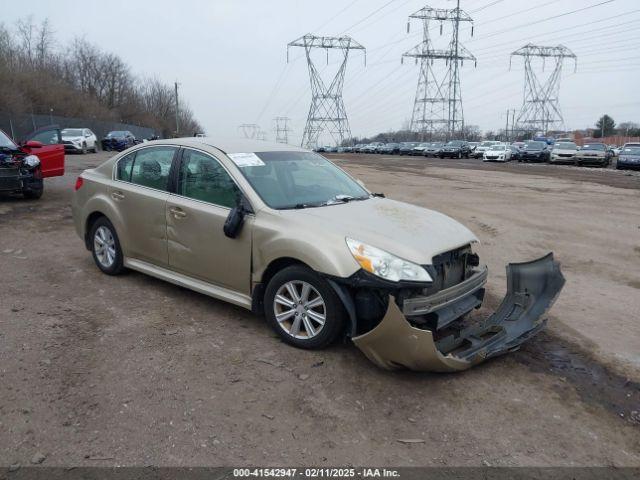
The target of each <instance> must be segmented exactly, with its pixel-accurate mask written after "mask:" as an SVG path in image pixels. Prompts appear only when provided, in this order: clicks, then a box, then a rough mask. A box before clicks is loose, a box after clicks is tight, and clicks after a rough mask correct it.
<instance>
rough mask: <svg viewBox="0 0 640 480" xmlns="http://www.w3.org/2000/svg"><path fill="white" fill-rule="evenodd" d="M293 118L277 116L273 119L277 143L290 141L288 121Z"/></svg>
mask: <svg viewBox="0 0 640 480" xmlns="http://www.w3.org/2000/svg"><path fill="white" fill-rule="evenodd" d="M289 120H291V119H290V118H289V117H276V118H274V119H273V121H274V122H275V128H274V130H275V132H276V143H289V133H290V132H291V129H290V128H289V125H288V122H289Z"/></svg>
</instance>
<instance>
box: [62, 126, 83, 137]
mask: <svg viewBox="0 0 640 480" xmlns="http://www.w3.org/2000/svg"><path fill="white" fill-rule="evenodd" d="M62 136H63V137H81V136H82V129H81V128H65V129H64V130H62Z"/></svg>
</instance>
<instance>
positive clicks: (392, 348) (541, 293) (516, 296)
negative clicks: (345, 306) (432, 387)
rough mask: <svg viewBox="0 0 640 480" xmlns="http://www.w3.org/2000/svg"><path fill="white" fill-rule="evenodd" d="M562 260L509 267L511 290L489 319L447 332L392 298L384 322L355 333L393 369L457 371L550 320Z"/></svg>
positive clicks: (376, 359)
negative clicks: (421, 321) (416, 319)
mask: <svg viewBox="0 0 640 480" xmlns="http://www.w3.org/2000/svg"><path fill="white" fill-rule="evenodd" d="M564 281H565V280H564V277H563V276H562V273H561V272H560V264H559V263H558V262H556V261H554V259H553V254H552V253H549V254H548V255H546V256H545V257H542V258H539V259H537V260H533V261H531V262H525V263H511V264H509V265H508V266H507V294H506V296H505V298H504V299H503V301H502V303H501V304H500V306H499V307H498V309H497V310H496V312H495V313H493V314H492V315H491V316H489V317H488V318H487V319H485V320H483V321H482V322H479V323H477V324H474V325H471V326H469V327H467V328H463V329H459V330H456V331H454V332H453V333H451V334H448V335H446V336H442V335H438V337H440V338H438V339H436V338H434V332H432V331H431V330H424V329H420V328H416V327H414V326H412V325H411V324H410V323H409V322H408V321H407V319H406V318H405V316H404V315H403V313H402V311H401V309H400V308H399V307H398V305H397V304H396V302H395V299H394V298H390V301H389V307H388V310H387V313H386V315H385V316H384V318H383V319H382V321H381V322H380V323H379V324H378V325H377V326H376V327H375V328H373V329H372V330H370V331H369V332H367V333H365V334H363V335H360V336H358V337H354V338H353V342H354V343H355V344H356V346H357V347H358V348H359V349H360V350H362V352H363V353H364V354H365V355H366V356H367V358H369V360H371V361H372V362H373V363H375V364H376V365H378V366H380V367H382V368H385V369H388V370H394V369H401V368H408V369H410V370H416V371H432V372H455V371H460V370H465V369H467V368H470V367H472V366H474V365H477V364H478V363H481V362H483V361H484V360H486V359H488V358H491V357H495V356H498V355H502V354H504V353H508V352H510V351H513V350H516V349H517V348H518V347H519V346H520V345H521V344H522V343H523V342H525V341H526V340H528V339H529V338H531V337H532V336H533V335H535V334H536V333H538V332H539V331H540V330H541V329H542V328H543V327H544V326H545V324H546V319H545V318H543V317H544V315H545V313H546V312H547V310H548V309H549V308H550V307H551V306H552V305H553V303H554V301H555V299H556V298H557V297H558V295H559V293H560V291H561V290H562V287H563V285H564Z"/></svg>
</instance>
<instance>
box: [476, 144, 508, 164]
mask: <svg viewBox="0 0 640 480" xmlns="http://www.w3.org/2000/svg"><path fill="white" fill-rule="evenodd" d="M482 160H483V161H484V162H508V161H509V160H511V147H509V145H505V144H504V143H499V144H496V145H492V146H491V147H489V149H488V150H485V152H484V154H483V157H482Z"/></svg>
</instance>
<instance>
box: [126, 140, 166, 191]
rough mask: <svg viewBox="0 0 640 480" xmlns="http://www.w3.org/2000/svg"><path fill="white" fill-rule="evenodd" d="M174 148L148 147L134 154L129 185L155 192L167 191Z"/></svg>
mask: <svg viewBox="0 0 640 480" xmlns="http://www.w3.org/2000/svg"><path fill="white" fill-rule="evenodd" d="M175 152H176V148H175V147H150V148H143V149H141V150H138V151H136V152H135V159H134V161H133V168H132V170H131V183H135V184H136V185H141V186H143V187H149V188H154V189H156V190H167V187H168V186H169V171H170V170H171V162H172V160H173V156H174V154H175Z"/></svg>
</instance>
